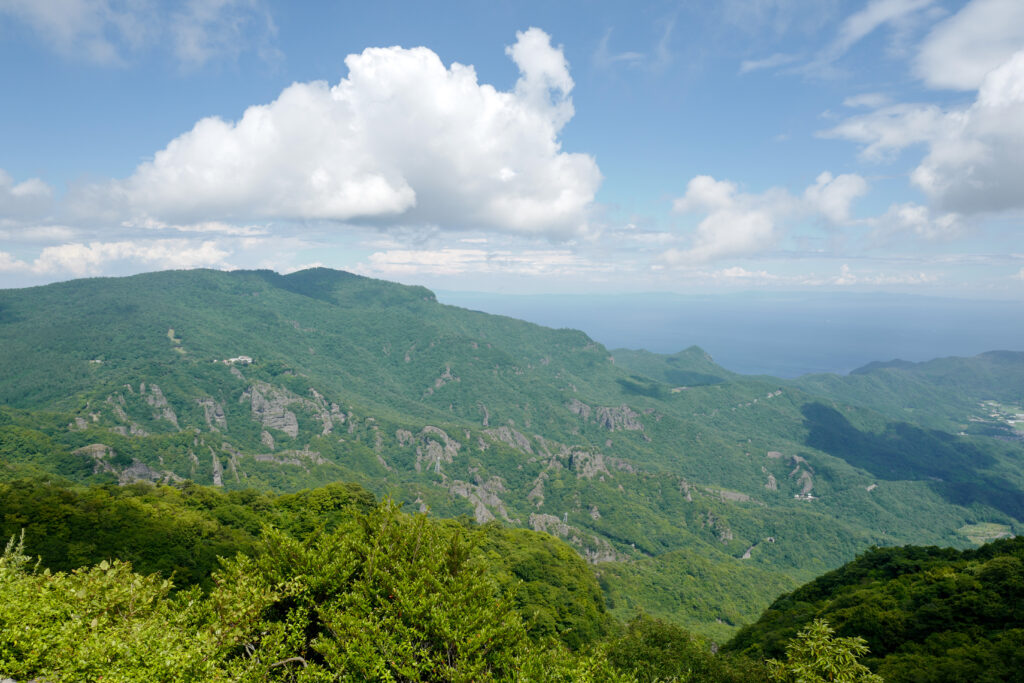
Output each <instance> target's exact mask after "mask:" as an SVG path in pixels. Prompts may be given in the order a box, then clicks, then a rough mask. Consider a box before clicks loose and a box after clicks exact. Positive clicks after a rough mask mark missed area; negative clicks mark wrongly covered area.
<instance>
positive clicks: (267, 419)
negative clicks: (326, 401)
mask: <svg viewBox="0 0 1024 683" xmlns="http://www.w3.org/2000/svg"><path fill="white" fill-rule="evenodd" d="M246 400H248V401H249V402H250V405H251V406H252V417H253V419H254V420H256V421H257V422H259V423H260V424H262V425H263V426H264V427H269V428H271V429H277V430H279V431H282V432H284V433H285V434H287V435H288V436H290V437H292V438H293V439H294V438H295V437H297V436H298V435H299V420H298V418H296V417H295V413H293V412H291V411H290V410H288V406H290V405H291V404H292V403H297V402H301V401H302V399H300V398H299V397H298V396H295V395H294V394H292V393H291V392H289V391H287V390H286V389H281V388H279V387H275V386H273V385H272V384H267V383H266V382H255V383H253V385H252V386H250V387H249V388H248V389H246V391H245V392H244V393H243V394H242V397H241V399H239V402H240V403H244V402H245V401H246Z"/></svg>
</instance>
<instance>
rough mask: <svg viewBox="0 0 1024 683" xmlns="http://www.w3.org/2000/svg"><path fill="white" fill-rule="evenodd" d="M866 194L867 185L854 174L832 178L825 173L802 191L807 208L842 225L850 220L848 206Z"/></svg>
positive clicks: (829, 174)
mask: <svg viewBox="0 0 1024 683" xmlns="http://www.w3.org/2000/svg"><path fill="white" fill-rule="evenodd" d="M867 192H868V183H867V181H866V180H864V178H862V177H860V176H859V175H856V174H854V173H844V174H842V175H840V176H837V177H833V176H832V174H831V173H829V172H828V171H825V172H824V173H821V174H820V175H819V176H818V177H817V178H816V179H815V181H814V184H813V185H811V186H810V187H808V188H807V189H806V190H804V201H806V202H807V204H808V206H809V207H811V208H812V209H814V210H816V211H817V212H818V213H820V214H821V215H823V216H825V218H827V219H828V220H830V221H832V222H833V223H844V222H846V221H848V220H849V219H850V205H851V204H852V203H853V201H854V200H855V199H857V198H858V197H862V196H864V195H865V194H867Z"/></svg>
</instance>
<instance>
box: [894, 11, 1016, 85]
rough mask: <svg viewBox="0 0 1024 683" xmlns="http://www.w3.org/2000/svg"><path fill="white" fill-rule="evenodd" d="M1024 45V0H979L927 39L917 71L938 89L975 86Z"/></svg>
mask: <svg viewBox="0 0 1024 683" xmlns="http://www.w3.org/2000/svg"><path fill="white" fill-rule="evenodd" d="M1022 45H1024V3H1022V2H1020V0H973V2H969V3H967V5H965V6H964V7H963V9H961V10H960V11H959V12H957V13H956V14H955V15H953V16H952V17H950V18H949V19H946V20H945V21H943V22H941V23H939V24H938V25H937V26H936V27H935V28H934V29H933V30H932V31H931V33H930V34H929V35H928V37H927V38H925V40H924V42H923V43H922V44H921V48H920V51H919V52H918V55H917V58H916V60H915V62H914V70H915V72H916V73H917V75H918V76H920V78H921V79H922V80H924V82H925V83H927V84H928V85H930V86H932V87H934V88H952V89H954V90H975V89H977V88H979V87H980V86H981V84H982V83H983V82H984V80H985V76H986V75H987V74H988V73H989V72H990V71H992V70H993V69H995V68H997V67H999V66H1000V65H1001V64H1004V63H1005V62H1006V60H1007V59H1009V58H1010V56H1011V55H1012V54H1013V53H1014V52H1016V51H1018V50H1020V49H1021V46H1022Z"/></svg>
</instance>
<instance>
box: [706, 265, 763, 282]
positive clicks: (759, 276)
mask: <svg viewBox="0 0 1024 683" xmlns="http://www.w3.org/2000/svg"><path fill="white" fill-rule="evenodd" d="M712 277H714V278H716V279H719V278H721V279H726V280H777V279H778V277H777V276H775V275H772V274H771V273H769V272H768V271H767V270H755V271H751V270H747V269H746V268H741V267H740V266H732V267H731V268H723V269H721V270H718V271H715V272H714V273H712Z"/></svg>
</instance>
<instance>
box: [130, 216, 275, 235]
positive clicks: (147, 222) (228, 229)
mask: <svg viewBox="0 0 1024 683" xmlns="http://www.w3.org/2000/svg"><path fill="white" fill-rule="evenodd" d="M121 225H122V226H124V227H125V228H129V229H132V228H140V229H142V230H174V231H176V232H205V233H216V234H220V235H233V236H239V237H257V236H260V235H268V234H270V231H269V230H268V229H267V228H266V227H261V226H257V225H235V224H232V223H224V222H222V221H199V222H196V223H184V224H183V223H165V222H164V221H159V220H156V219H155V218H149V217H145V218H141V219H137V220H127V221H123V222H122V223H121Z"/></svg>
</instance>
